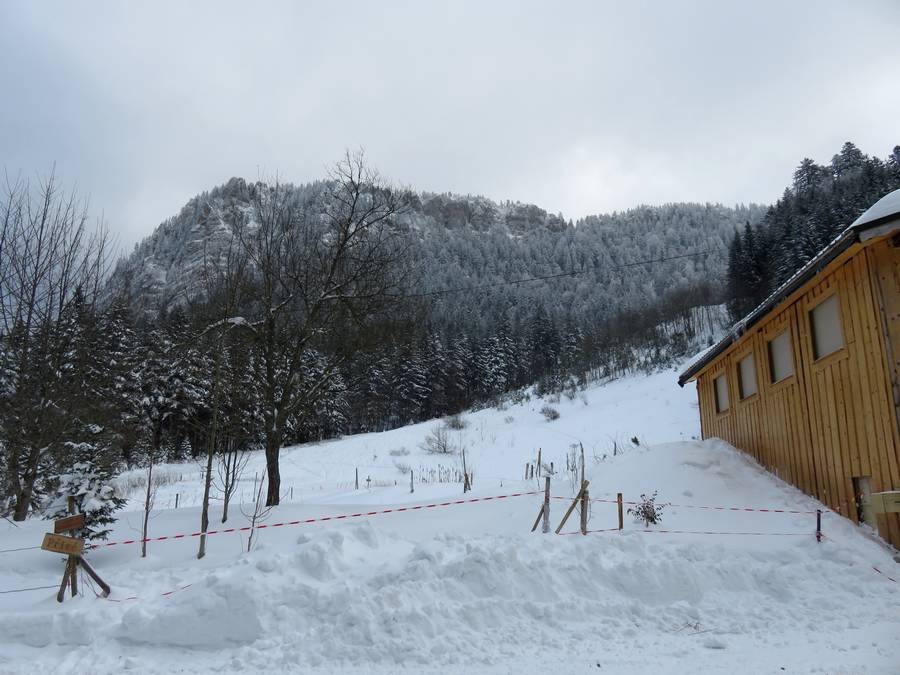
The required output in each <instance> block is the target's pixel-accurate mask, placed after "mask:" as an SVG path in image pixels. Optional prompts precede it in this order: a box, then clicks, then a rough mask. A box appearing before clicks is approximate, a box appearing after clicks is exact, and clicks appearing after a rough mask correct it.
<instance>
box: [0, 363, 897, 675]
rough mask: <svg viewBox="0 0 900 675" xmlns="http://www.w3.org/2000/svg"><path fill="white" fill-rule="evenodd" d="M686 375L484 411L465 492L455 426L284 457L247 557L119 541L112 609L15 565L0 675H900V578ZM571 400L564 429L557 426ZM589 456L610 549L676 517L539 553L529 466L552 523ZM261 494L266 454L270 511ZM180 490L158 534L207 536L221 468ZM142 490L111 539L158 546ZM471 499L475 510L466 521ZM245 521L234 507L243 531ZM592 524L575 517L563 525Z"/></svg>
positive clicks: (23, 561)
mask: <svg viewBox="0 0 900 675" xmlns="http://www.w3.org/2000/svg"><path fill="white" fill-rule="evenodd" d="M675 379H676V375H675V373H673V372H665V373H660V374H657V375H654V376H651V377H634V378H630V379H622V380H618V381H614V382H611V383H608V384H606V385H605V386H595V387H593V388H590V389H588V390H587V391H585V392H583V393H582V394H581V395H579V396H576V397H575V398H573V399H572V400H568V399H567V398H566V397H563V398H562V400H560V401H559V402H558V403H557V402H550V401H547V400H540V399H537V398H535V399H532V400H529V401H523V402H522V403H521V404H517V405H510V406H509V407H508V408H507V409H505V410H496V409H488V410H482V411H479V412H474V413H469V414H466V415H463V420H464V421H465V422H466V424H467V426H466V427H465V428H464V429H461V430H450V431H449V432H448V438H449V441H450V442H451V443H453V444H454V445H455V446H456V447H459V446H465V448H466V461H467V464H468V468H470V469H471V470H473V471H474V476H475V478H474V491H473V492H472V493H469V494H467V495H465V496H464V495H463V494H462V487H461V485H460V484H459V483H439V482H438V483H434V482H421V480H420V479H422V478H423V477H424V478H425V479H429V480H430V479H433V478H435V477H437V476H438V475H441V473H446V472H448V471H449V472H451V473H452V471H453V470H456V469H457V468H458V465H459V461H460V458H459V457H458V456H456V455H453V456H438V455H431V454H428V453H426V452H425V450H423V449H422V447H421V446H422V444H423V442H424V441H425V439H426V437H427V436H428V434H429V433H431V432H432V431H433V430H435V429H436V428H439V427H440V426H441V425H442V422H440V421H437V420H436V421H432V422H427V423H423V424H418V425H415V426H410V427H405V428H401V429H396V430H394V431H390V432H385V433H380V434H364V435H359V436H352V437H347V438H344V439H341V440H336V441H331V442H326V443H322V444H309V445H303V446H297V447H294V448H290V449H287V450H285V451H284V453H283V461H282V488H283V491H284V496H283V503H282V505H281V506H280V507H277V508H276V509H275V510H274V511H273V512H272V513H271V514H269V516H268V518H267V519H266V520H265V521H264V523H263V524H264V525H266V527H265V528H263V529H259V530H257V531H256V534H255V535H254V538H255V540H256V542H255V545H254V549H253V550H252V551H251V552H250V553H247V552H246V546H247V533H246V532H240V531H238V532H227V533H221V532H220V533H217V534H215V535H213V536H210V538H209V552H208V555H207V557H206V558H205V559H203V560H202V561H198V560H196V557H195V556H196V550H197V539H196V538H194V537H191V536H187V537H184V538H180V539H175V540H173V539H166V540H163V541H151V542H150V543H149V545H148V546H149V555H148V557H147V558H146V559H141V558H140V557H139V550H140V547H139V545H137V544H128V543H118V544H116V545H113V546H103V547H100V548H98V549H96V550H93V551H91V552H90V554H89V558H90V561H91V563H92V564H93V565H94V567H95V568H96V569H97V570H98V571H99V572H100V574H101V575H102V576H103V577H104V578H105V579H106V580H107V581H108V582H109V583H110V585H111V586H112V588H113V592H112V595H111V596H110V598H108V599H105V600H104V599H100V598H97V597H95V595H94V593H93V592H92V591H91V589H90V587H88V589H87V590H86V594H85V595H83V596H81V597H78V598H75V599H70V598H67V599H66V601H65V603H64V604H63V605H58V604H57V603H56V601H55V598H54V595H55V590H52V589H46V588H45V589H38V590H32V591H25V592H17V593H6V591H8V590H15V589H22V588H31V587H38V586H50V585H53V584H58V582H59V577H60V575H61V571H62V561H61V559H60V557H59V556H56V555H54V554H51V553H47V552H44V551H40V550H34V549H29V550H23V551H10V552H0V591H4V593H3V594H0V673H17V672H26V671H48V670H50V669H53V670H54V672H78V673H84V672H90V673H112V672H122V671H133V672H150V673H169V672H316V673H334V672H341V673H344V672H346V673H371V672H375V673H397V672H405V673H422V672H427V673H431V672H434V673H438V672H441V673H445V672H451V673H463V672H468V673H471V672H478V673H513V672H515V673H523V672H546V671H547V670H550V669H552V670H553V671H555V672H560V673H582V672H605V673H644V672H654V673H660V672H714V673H779V672H794V673H796V672H801V673H808V672H824V673H837V672H853V673H896V672H898V670H897V664H898V663H900V645H898V643H897V641H896V637H897V635H898V634H900V612H898V603H900V584H898V583H897V582H896V581H892V579H891V578H893V579H895V580H900V565H898V564H897V563H895V562H894V561H893V560H892V558H891V554H890V553H889V551H888V550H887V549H886V548H884V547H883V546H882V545H881V544H879V543H878V542H876V541H874V540H873V539H871V538H870V537H869V536H867V535H866V534H865V533H863V532H862V531H861V530H860V529H859V528H857V527H856V526H854V525H852V524H851V523H850V522H849V521H846V520H844V519H842V518H840V517H839V516H837V515H835V514H832V513H830V512H826V513H825V514H824V516H823V531H824V533H825V535H826V537H825V539H824V540H823V541H822V542H821V543H817V542H816V539H815V536H814V530H815V515H814V511H815V509H816V508H817V506H819V505H818V504H817V503H816V502H815V501H814V500H812V499H811V498H809V497H807V496H805V495H803V494H802V493H800V492H799V491H797V490H796V489H794V488H792V487H790V486H788V485H786V484H785V483H783V482H781V481H778V480H777V479H775V478H774V477H773V476H771V475H769V474H768V473H766V472H764V471H762V470H761V469H760V468H759V467H758V466H757V465H755V463H754V462H753V461H752V460H750V459H749V458H747V457H746V456H744V455H742V454H740V453H739V452H737V451H736V450H734V449H733V448H731V447H729V446H727V445H725V444H723V443H721V442H717V441H708V442H699V441H697V440H696V437H697V436H698V435H699V429H698V422H697V419H698V413H697V407H696V392H695V391H694V390H693V388H692V387H687V388H685V389H683V390H682V389H679V388H678V387H677V385H676V384H675ZM548 404H549V405H551V406H552V407H554V408H555V409H557V410H558V412H559V413H560V417H559V419H557V420H555V421H552V422H548V421H547V420H546V419H545V417H544V416H543V415H542V414H541V413H540V409H541V408H542V407H543V406H544V405H548ZM632 437H635V438H636V439H637V441H638V444H635V443H634V442H632V441H631V440H630V439H631V438H632ZM578 443H582V444H583V446H584V449H585V456H586V459H587V461H586V471H587V477H588V479H589V480H590V481H591V486H590V490H591V491H590V494H591V497H592V498H593V499H594V500H597V501H594V502H592V505H591V510H590V521H589V527H590V529H592V530H606V529H608V528H615V527H616V524H617V523H616V507H615V504H614V503H611V501H610V500H614V498H615V494H616V493H617V492H622V493H624V496H625V500H626V501H633V500H635V499H638V498H639V496H640V495H641V494H642V493H651V492H653V491H654V490H656V491H658V495H659V501H661V502H664V503H668V504H669V505H668V506H666V507H665V509H664V511H663V519H662V523H661V524H660V525H657V526H652V527H651V528H650V531H644V528H643V527H642V526H641V525H639V524H636V523H635V522H634V521H633V519H632V518H631V517H629V516H626V519H625V529H624V531H623V532H618V531H606V532H594V533H591V534H589V535H587V536H581V535H579V534H572V535H571V536H555V535H553V534H547V535H542V534H540V533H539V532H536V533H531V532H530V531H529V530H530V528H531V525H532V523H533V521H534V518H535V516H536V515H537V513H538V509H539V507H540V503H541V499H542V496H541V495H539V494H521V493H531V492H536V491H538V489H539V484H538V481H537V480H530V481H525V480H523V476H524V472H525V465H526V464H527V463H529V462H534V461H535V459H536V455H537V451H538V448H540V449H541V453H542V459H543V462H544V463H545V464H547V465H549V464H550V462H553V465H554V469H555V470H556V475H555V476H554V477H553V480H552V481H551V482H552V488H551V491H552V494H553V496H554V497H558V498H559V499H554V500H553V501H552V509H551V522H552V524H553V527H554V528H555V526H556V524H557V523H558V522H559V519H560V518H561V517H562V515H563V512H564V510H565V508H566V506H567V500H566V498H571V495H572V493H573V486H574V480H573V479H572V476H571V473H570V472H567V471H566V465H567V459H566V455H567V453H570V452H571V451H572V446H573V444H575V445H577V444H578ZM579 451H580V450H579ZM407 467H409V468H411V469H412V470H413V474H414V478H415V479H416V483H415V485H414V487H415V492H414V493H412V494H410V490H409V474H408V473H404V470H406V469H407ZM357 470H358V471H359V479H360V489H359V490H356V489H354V485H353V482H354V479H355V475H356V471H357ZM262 474H263V462H262V458H261V457H253V458H252V460H251V462H250V463H249V464H248V467H247V469H246V471H245V473H244V480H243V486H244V487H243V494H244V496H245V497H246V499H247V500H248V501H249V500H250V495H251V494H252V492H253V485H254V475H256V476H261V475H262ZM159 475H160V476H162V482H163V483H164V484H163V485H161V486H160V488H159V490H158V494H157V501H156V503H157V506H158V510H157V511H156V512H154V514H153V519H152V522H151V526H150V536H151V537H164V536H165V537H170V536H172V535H176V534H179V533H187V534H188V535H190V534H191V533H193V532H196V530H197V527H198V523H199V509H198V508H197V507H196V506H194V505H195V504H197V503H199V499H200V491H201V489H202V485H201V483H200V474H199V469H198V468H197V466H196V465H193V464H182V465H167V466H165V467H163V468H162V469H161V470H160V474H159ZM366 479H370V481H369V482H368V483H367V481H366ZM395 482H396V485H395ZM367 485H368V487H367ZM541 485H542V484H541ZM122 486H123V489H128V488H129V486H130V489H132V491H133V493H132V494H130V495H129V496H130V497H132V498H134V499H135V501H133V502H131V503H130V504H129V507H128V509H127V510H126V511H125V512H123V513H121V514H120V519H119V522H118V524H117V526H116V527H115V530H114V532H113V535H112V536H111V538H110V541H111V542H121V541H124V540H131V539H133V538H134V537H136V536H138V535H137V532H138V531H139V523H140V518H141V515H142V514H141V513H140V512H139V511H138V510H137V509H139V504H138V499H137V498H138V492H139V491H140V489H141V485H140V476H139V475H137V474H133V475H126V476H123V477H122ZM513 494H515V495H521V496H508V497H506V498H503V499H484V498H489V497H498V496H502V495H513ZM176 495H177V497H178V504H179V508H178V509H177V510H176V509H175V508H174V505H175V499H176ZM464 499H465V500H476V501H468V502H466V503H454V502H456V501H457V500H464ZM416 507H422V508H416ZM698 507H729V508H730V507H751V508H763V509H781V510H788V511H797V512H798V513H793V512H789V513H781V512H778V513H773V512H771V511H753V510H740V511H732V510H715V509H708V508H698ZM217 508H218V507H216V508H214V522H215V523H216V524H215V526H214V527H216V528H220V526H219V524H218V519H217V518H216V517H215V516H216V513H218V512H219V511H217ZM244 510H245V511H246V510H248V507H247V506H245V507H244ZM341 516H343V517H341ZM334 517H338V519H335V518H334ZM322 518H325V520H320V519H322ZM313 519H317V520H316V522H305V521H307V520H313ZM245 525H246V518H245V517H244V516H243V515H242V513H241V510H240V509H238V508H233V509H232V517H231V518H229V520H228V523H227V524H226V525H224V526H221V527H223V528H239V527H241V526H245ZM46 529H47V523H46V522H41V521H36V520H32V521H28V522H25V523H23V524H21V525H20V526H19V527H14V526H13V525H11V524H9V523H2V524H0V533H2V535H0V542H2V543H0V550H3V551H7V550H9V549H18V548H25V547H33V546H35V545H37V544H39V543H40V539H41V536H42V533H43V532H44V531H46ZM576 530H577V518H575V519H574V520H573V521H570V523H569V524H568V525H567V526H566V529H565V530H564V531H565V532H569V533H574V532H575V531H576ZM876 568H877V569H876Z"/></svg>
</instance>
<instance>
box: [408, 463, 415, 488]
mask: <svg viewBox="0 0 900 675" xmlns="http://www.w3.org/2000/svg"><path fill="white" fill-rule="evenodd" d="M415 491H416V489H415V488H414V487H413V470H412V467H409V494H412V493H413V492H415Z"/></svg>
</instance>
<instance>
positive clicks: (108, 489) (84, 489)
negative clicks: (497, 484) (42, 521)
mask: <svg viewBox="0 0 900 675" xmlns="http://www.w3.org/2000/svg"><path fill="white" fill-rule="evenodd" d="M68 446H69V448H70V450H71V451H72V455H73V457H74V458H75V462H74V463H73V464H72V467H71V469H69V470H68V471H67V472H66V473H63V474H60V475H59V476H58V478H57V484H56V489H55V490H54V491H53V492H52V493H51V494H50V495H49V496H48V498H47V501H46V502H45V504H46V506H45V508H44V517H45V518H48V519H56V518H64V517H65V516H67V515H69V499H70V498H72V499H73V500H74V502H75V512H76V513H83V514H84V529H82V530H81V531H80V532H78V533H77V535H78V536H80V537H82V538H84V539H88V540H91V541H97V540H100V539H106V537H107V536H108V535H109V533H110V531H111V530H110V528H109V527H107V525H111V524H112V523H114V522H115V520H116V519H115V517H114V516H113V514H114V513H115V512H116V511H118V510H119V509H120V508H122V507H123V506H125V500H124V499H122V498H121V497H118V496H117V495H116V489H115V487H114V486H113V478H114V476H113V471H112V469H111V467H108V466H104V464H103V463H102V462H99V461H96V454H97V448H96V446H94V445H93V444H91V443H69V444H68Z"/></svg>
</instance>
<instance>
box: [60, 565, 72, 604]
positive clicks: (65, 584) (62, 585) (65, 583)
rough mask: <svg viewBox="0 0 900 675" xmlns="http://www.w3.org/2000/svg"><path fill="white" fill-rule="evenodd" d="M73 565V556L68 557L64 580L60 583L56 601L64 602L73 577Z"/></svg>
mask: <svg viewBox="0 0 900 675" xmlns="http://www.w3.org/2000/svg"><path fill="white" fill-rule="evenodd" d="M71 565H72V556H69V557H68V558H66V570H65V572H63V578H62V582H61V583H60V584H59V592H58V593H57V594H56V601H57V602H62V601H63V600H64V599H65V597H66V587H68V585H69V580H70V579H71V570H70V567H71Z"/></svg>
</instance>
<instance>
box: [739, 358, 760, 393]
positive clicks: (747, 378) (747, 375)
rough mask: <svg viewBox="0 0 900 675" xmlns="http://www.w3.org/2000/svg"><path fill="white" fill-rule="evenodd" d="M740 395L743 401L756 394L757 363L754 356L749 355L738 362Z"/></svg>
mask: <svg viewBox="0 0 900 675" xmlns="http://www.w3.org/2000/svg"><path fill="white" fill-rule="evenodd" d="M737 375H738V393H739V394H740V395H741V398H742V399H745V398H748V397H750V396H753V394H755V393H756V391H757V389H756V361H755V360H754V359H753V354H752V353H751V354H747V356H745V357H744V358H742V359H741V360H740V361H738V367H737Z"/></svg>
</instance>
